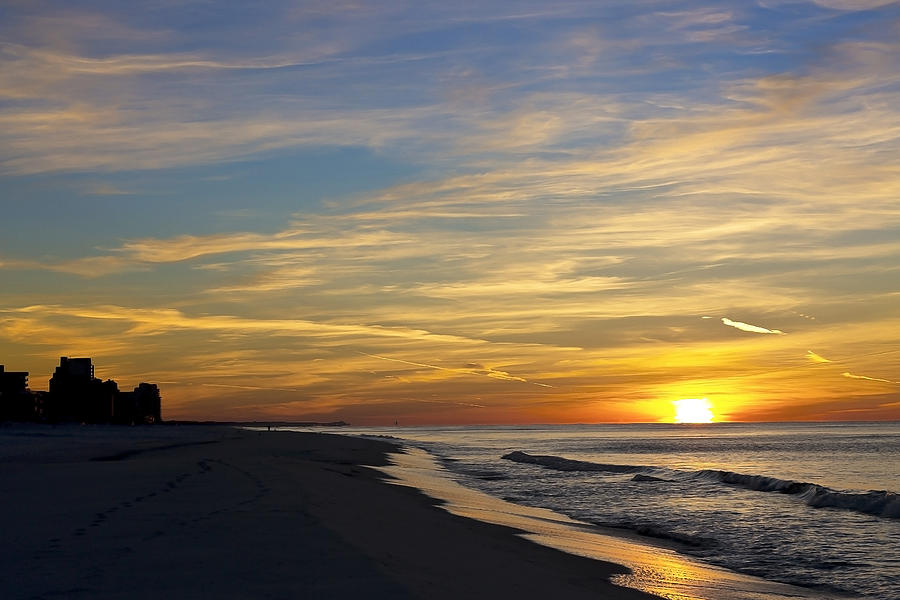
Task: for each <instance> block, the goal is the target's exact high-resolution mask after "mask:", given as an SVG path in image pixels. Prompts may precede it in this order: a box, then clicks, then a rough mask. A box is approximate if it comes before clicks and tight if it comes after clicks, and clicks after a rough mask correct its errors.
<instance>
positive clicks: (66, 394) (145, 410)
mask: <svg viewBox="0 0 900 600" xmlns="http://www.w3.org/2000/svg"><path fill="white" fill-rule="evenodd" d="M161 406H162V400H161V396H160V393H159V388H158V387H157V386H156V385H155V384H152V383H141V384H140V385H138V386H137V387H136V388H134V391H131V392H121V391H119V385H118V384H117V383H116V382H115V381H113V380H112V379H107V380H106V381H101V380H100V379H98V378H96V377H95V376H94V364H93V361H92V360H91V359H90V358H69V357H67V356H63V357H60V359H59V366H58V367H56V370H55V371H54V373H53V376H52V377H51V378H50V391H49V392H32V391H30V390H29V389H28V373H25V372H7V371H5V370H4V368H3V366H2V365H0V420H14V421H32V420H38V421H45V422H51V423H57V422H65V421H71V422H77V423H120V424H126V425H137V424H151V423H160V422H162V416H161Z"/></svg>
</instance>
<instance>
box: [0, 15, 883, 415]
mask: <svg viewBox="0 0 900 600" xmlns="http://www.w3.org/2000/svg"><path fill="white" fill-rule="evenodd" d="M898 39H900V6H898V3H896V2H883V1H878V0H870V1H863V0H860V1H852V0H819V1H806V0H796V1H780V0H766V1H757V2H737V1H735V2H725V1H723V2H714V3H710V2H706V3H704V2H695V1H692V2H656V1H631V2H614V1H612V2H602V3H597V2H553V3H549V2H516V3H509V2H477V3H474V2H473V3H452V4H447V3H404V2H378V3H372V2H321V3H317V2H264V3H248V2H232V3H228V2H205V1H202V2H200V1H198V2H176V1H171V2H169V1H164V0H159V1H155V2H148V3H142V4H141V5H140V6H135V5H123V4H121V3H108V2H79V3H74V4H73V3H70V2H11V3H6V4H5V5H4V7H3V8H0V125H2V126H0V208H2V214H3V218H2V219H0V277H2V286H0V359H2V360H3V362H4V363H5V364H7V365H8V367H9V368H11V369H26V370H29V371H31V372H32V386H33V387H35V388H41V387H43V381H44V379H45V378H47V377H49V374H50V372H51V371H52V368H53V365H54V363H55V361H56V360H57V358H58V356H60V355H86V356H93V357H95V362H96V363H97V366H98V372H100V373H101V374H103V376H105V377H106V376H110V377H115V378H117V379H119V380H120V381H121V382H122V383H123V384H124V385H135V384H136V383H137V382H138V381H141V380H152V381H163V382H166V383H164V384H163V385H162V387H163V394H164V398H165V399H166V406H167V410H168V412H169V416H180V417H198V418H236V419H248V418H269V417H285V418H327V419H329V420H331V419H332V418H345V419H347V420H350V421H353V422H357V423H377V422H393V421H394V420H395V419H399V420H402V421H404V422H422V423H426V422H435V423H437V422H442V423H443V422H535V421H543V422H549V421H552V422H571V421H610V420H611V421H619V420H639V421H647V420H651V421H653V420H666V419H670V418H671V416H672V412H673V409H672V404H671V403H672V402H673V401H675V400H678V399H681V398H685V397H708V398H709V399H710V401H711V403H712V405H713V407H714V412H716V413H717V415H718V417H719V418H722V419H797V418H809V419H843V418H897V416H898V415H900V408H898V407H900V405H898V400H900V397H898V384H897V380H898V379H900V368H898V367H900V358H898V340H897V335H896V333H895V332H896V331H900V310H898V306H900V302H898V300H900V285H898V284H900V271H898V266H897V265H898V264H900V260H898V259H900V242H898V240H900V201H898V198H900V162H898V159H897V156H900V153H898V149H900V148H898V145H900V143H898V137H900V111H898V109H897V108H896V107H897V106H900V97H898V96H900V68H898V67H900V65H898V56H900V52H898V50H900V45H898V42H897V40H898ZM704 317H711V318H704ZM729 323H732V324H733V323H741V324H747V325H752V326H753V327H755V329H754V328H752V327H747V328H743V329H742V328H740V327H737V326H734V325H730V324H729ZM774 331H778V332H780V333H772V332H774ZM810 352H811V353H812V354H809V353H810ZM811 356H814V357H819V358H820V359H822V360H817V359H814V358H811Z"/></svg>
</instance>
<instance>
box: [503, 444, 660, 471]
mask: <svg viewBox="0 0 900 600" xmlns="http://www.w3.org/2000/svg"><path fill="white" fill-rule="evenodd" d="M500 458H503V459H506V460H511V461H513V462H519V463H528V464H532V465H540V466H542V467H547V468H548V469H554V470H556V471H603V472H606V473H639V472H641V471H646V470H648V469H649V468H650V467H642V466H635V465H606V464H600V463H593V462H589V461H586V460H572V459H570V458H563V457H561V456H549V455H540V454H528V453H527V452H521V451H519V450H516V451H515V452H510V453H509V454H504V455H503V456H501V457H500Z"/></svg>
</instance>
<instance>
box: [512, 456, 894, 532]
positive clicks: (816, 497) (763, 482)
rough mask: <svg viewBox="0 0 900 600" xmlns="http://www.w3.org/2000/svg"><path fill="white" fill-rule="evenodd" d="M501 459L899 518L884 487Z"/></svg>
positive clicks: (556, 459)
mask: <svg viewBox="0 0 900 600" xmlns="http://www.w3.org/2000/svg"><path fill="white" fill-rule="evenodd" d="M501 458H503V459H506V460H511V461H514V462H519V463H527V464H534V465H539V466H541V467H545V468H548V469H554V470H557V471H591V472H605V473H636V475H635V476H634V477H633V481H639V482H673V481H690V480H699V481H706V482H713V483H722V484H726V485H732V486H736V487H742V488H744V489H748V490H753V491H758V492H777V493H780V494H788V495H791V496H796V497H797V498H799V499H800V500H802V501H803V502H805V503H806V504H807V505H808V506H811V507H813V508H839V509H844V510H849V511H853V512H857V513H863V514H867V515H873V516H876V517H883V518H888V519H900V494H896V493H894V492H889V491H885V490H872V491H868V492H849V491H839V490H833V489H831V488H828V487H825V486H822V485H819V484H816V483H807V482H803V481H792V480H787V479H779V478H777V477H767V476H765V475H748V474H746V473H736V472H734V471H722V470H717V469H703V470H701V471H674V473H675V477H674V478H672V479H664V478H661V477H658V476H657V475H650V474H649V473H659V472H660V471H668V470H667V469H664V468H662V467H648V466H643V465H612V464H603V463H594V462H590V461H584V460H572V459H569V458H563V457H561V456H549V455H534V454H528V453H527V452H522V451H519V450H517V451H515V452H510V453H509V454H504V455H503V456H502V457H501Z"/></svg>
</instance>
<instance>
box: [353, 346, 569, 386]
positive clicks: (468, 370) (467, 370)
mask: <svg viewBox="0 0 900 600" xmlns="http://www.w3.org/2000/svg"><path fill="white" fill-rule="evenodd" d="M359 354H362V355H363V356H368V357H369V358H377V359H379V360H386V361H391V362H397V363H401V364H405V365H411V366H414V367H424V368H426V369H435V370H438V371H448V372H451V373H463V374H468V375H482V376H484V377H490V378H491V379H500V380H503V381H518V382H522V383H529V381H528V380H527V379H525V378H523V377H517V376H515V375H510V374H509V373H507V372H506V371H500V370H498V369H494V368H491V367H485V366H484V365H481V364H478V363H468V364H467V365H466V366H465V367H462V368H454V367H441V366H438V365H431V364H427V363H420V362H413V361H409V360H403V359H399V358H391V357H388V356H379V355H377V354H369V353H367V352H359ZM536 385H541V386H542V387H553V386H550V385H547V384H536Z"/></svg>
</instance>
